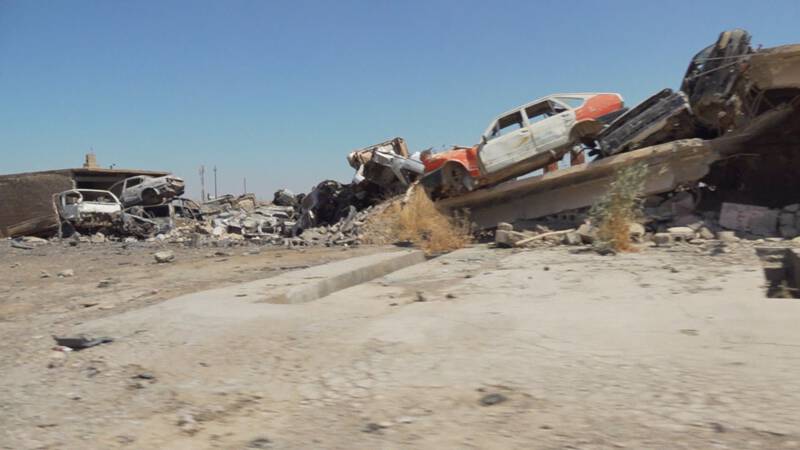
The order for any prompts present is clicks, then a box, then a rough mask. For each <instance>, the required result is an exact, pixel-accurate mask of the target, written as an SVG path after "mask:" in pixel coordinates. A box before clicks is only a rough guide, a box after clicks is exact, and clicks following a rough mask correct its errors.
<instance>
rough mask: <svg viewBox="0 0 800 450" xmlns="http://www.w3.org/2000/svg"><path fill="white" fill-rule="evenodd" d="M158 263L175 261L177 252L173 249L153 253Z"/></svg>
mask: <svg viewBox="0 0 800 450" xmlns="http://www.w3.org/2000/svg"><path fill="white" fill-rule="evenodd" d="M153 258H154V259H155V260H156V262H157V263H159V264H163V263H168V262H172V261H175V253H173V252H171V251H164V252H157V253H155V254H154V255H153Z"/></svg>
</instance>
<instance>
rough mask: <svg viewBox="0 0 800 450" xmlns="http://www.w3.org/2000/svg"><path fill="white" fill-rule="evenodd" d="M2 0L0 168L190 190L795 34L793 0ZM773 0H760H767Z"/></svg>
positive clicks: (465, 125) (666, 71) (467, 134)
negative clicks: (160, 181)
mask: <svg viewBox="0 0 800 450" xmlns="http://www.w3.org/2000/svg"><path fill="white" fill-rule="evenodd" d="M758 3H760V2H753V1H734V0H729V1H713V2H712V1H672V2H646V1H608V2H590V1H569V0H562V1H552V2H546V1H541V2H535V1H522V2H517V3H507V4H504V5H500V4H499V2H488V1H456V0H448V1H435V0H431V1H396V2H389V1H382V0H371V1H368V0H365V1H348V0H342V1H316V2H315V1H292V2H277V1H267V0H264V1H213V2H212V1H199V0H198V1H170V0H160V1H143V0H141V1H125V2H123V1H111V0H104V1H61V0H52V1H27V0H19V1H8V0H0V156H2V159H0V173H14V172H25V171H33V170H45V169H54V168H63V167H74V166H79V165H80V163H81V162H82V159H83V154H84V153H85V152H86V151H87V150H88V149H89V148H90V147H91V148H93V149H94V151H95V153H96V154H97V158H98V161H99V163H100V164H101V165H106V166H107V165H110V164H116V165H117V167H131V168H143V169H166V170H172V171H174V172H175V173H177V174H179V175H181V176H183V177H184V178H185V179H186V180H187V182H188V183H189V193H190V194H192V195H194V196H197V195H198V193H199V177H198V175H197V171H198V168H199V166H200V165H201V164H204V165H206V167H207V168H208V169H207V170H208V172H209V173H210V167H211V166H213V165H216V166H217V167H218V169H219V186H220V191H221V193H222V192H234V193H240V192H241V190H242V178H243V177H246V178H247V183H248V188H249V190H251V191H255V192H256V193H257V194H259V196H260V197H263V198H271V194H272V192H273V191H274V190H275V189H277V188H279V187H289V188H290V189H292V190H294V191H296V192H299V191H307V190H308V189H309V188H310V187H311V186H312V185H314V184H315V183H316V182H318V181H321V180H323V179H328V178H330V179H336V180H340V181H349V179H350V177H351V176H352V170H351V169H350V167H349V166H348V165H347V162H346V161H345V155H346V154H347V152H349V151H350V150H352V149H354V148H358V147H362V146H366V145H368V144H372V143H375V142H378V141H381V140H383V139H387V138H391V137H394V136H403V137H405V138H406V140H407V141H408V143H409V145H410V146H411V148H412V149H413V150H421V149H424V148H428V147H434V148H437V149H438V148H440V147H442V146H444V145H451V144H462V145H467V144H474V143H476V142H477V140H478V137H479V135H480V133H481V132H482V131H483V129H484V128H485V127H486V125H487V124H488V122H489V121H490V120H491V119H492V118H493V117H494V116H495V115H497V114H499V113H500V112H502V111H505V110H507V109H509V108H512V107H514V106H516V105H518V104H521V103H524V102H526V101H529V100H532V99H534V98H536V97H541V96H544V95H547V94H549V93H554V92H569V91H605V92H608V91H611V92H620V93H622V94H623V96H624V97H625V99H626V101H627V103H628V104H629V105H633V104H634V103H636V102H638V101H640V100H643V99H644V98H646V97H647V96H648V95H649V94H650V93H653V92H655V91H657V90H659V89H661V88H664V87H672V88H676V87H678V85H679V84H680V79H681V77H682V75H683V71H684V70H685V68H686V65H687V63H688V61H689V58H690V57H691V56H692V55H693V54H694V53H696V52H697V51H698V50H700V49H701V48H702V47H704V46H706V45H708V44H710V43H712V42H713V41H714V40H715V39H716V36H717V34H718V33H719V32H720V31H722V30H724V29H728V28H732V27H742V28H746V29H748V30H749V31H750V32H751V33H752V34H753V42H754V44H763V45H764V46H766V47H768V46H774V45H779V44H785V43H792V42H800V33H798V32H797V30H798V23H800V2H798V1H797V0H789V1H770V2H764V3H762V4H761V5H759V4H758ZM764 5H769V6H764Z"/></svg>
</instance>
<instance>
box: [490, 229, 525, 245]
mask: <svg viewBox="0 0 800 450" xmlns="http://www.w3.org/2000/svg"><path fill="white" fill-rule="evenodd" d="M526 237H528V236H527V235H526V234H525V233H520V232H518V231H508V230H497V231H496V232H495V234H494V242H495V244H497V245H499V246H501V247H511V246H513V245H514V244H516V243H517V241H521V240H523V239H525V238H526Z"/></svg>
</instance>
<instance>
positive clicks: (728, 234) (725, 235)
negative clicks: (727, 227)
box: [717, 231, 739, 242]
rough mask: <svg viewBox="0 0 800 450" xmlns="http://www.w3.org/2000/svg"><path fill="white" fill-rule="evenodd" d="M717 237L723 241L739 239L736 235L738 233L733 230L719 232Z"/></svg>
mask: <svg viewBox="0 0 800 450" xmlns="http://www.w3.org/2000/svg"><path fill="white" fill-rule="evenodd" d="M717 239H719V240H720V241H722V242H734V241H738V240H739V238H738V237H736V233H734V232H733V231H720V232H718V233H717Z"/></svg>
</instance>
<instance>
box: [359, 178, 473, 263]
mask: <svg viewBox="0 0 800 450" xmlns="http://www.w3.org/2000/svg"><path fill="white" fill-rule="evenodd" d="M365 231H366V233H365V234H366V236H365V237H366V241H367V242H369V243H372V244H390V243H395V242H398V241H410V242H411V243H413V244H414V245H416V246H417V247H419V248H421V249H423V250H424V251H425V253H427V254H434V253H442V252H449V251H452V250H456V249H459V248H462V247H464V246H465V245H467V244H468V243H469V242H470V241H471V240H472V235H471V234H470V227H469V223H468V222H467V221H466V220H459V219H457V218H451V217H449V216H447V215H445V214H443V213H441V212H440V211H439V210H438V209H436V205H434V203H433V202H432V201H431V200H430V199H429V198H428V195H427V194H425V191H424V190H423V189H422V188H420V187H418V186H415V187H414V188H412V190H411V191H409V192H408V193H407V194H406V196H405V198H402V197H401V198H397V199H394V200H392V201H391V202H389V203H388V204H387V205H386V207H385V208H384V209H383V210H382V211H377V212H376V213H375V214H373V215H372V216H370V218H369V219H367V223H366V226H365Z"/></svg>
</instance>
